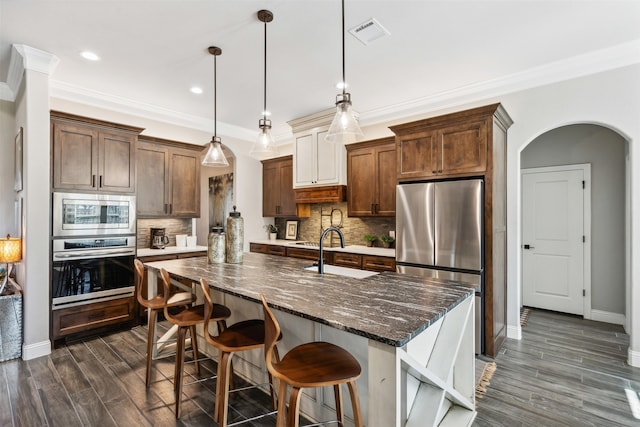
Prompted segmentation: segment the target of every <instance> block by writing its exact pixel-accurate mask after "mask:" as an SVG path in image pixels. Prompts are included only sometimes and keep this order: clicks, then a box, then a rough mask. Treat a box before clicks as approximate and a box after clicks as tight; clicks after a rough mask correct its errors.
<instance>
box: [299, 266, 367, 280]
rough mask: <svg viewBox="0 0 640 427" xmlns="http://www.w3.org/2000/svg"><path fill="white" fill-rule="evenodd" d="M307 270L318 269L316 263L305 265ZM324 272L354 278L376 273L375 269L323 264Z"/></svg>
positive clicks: (363, 277) (362, 277)
mask: <svg viewBox="0 0 640 427" xmlns="http://www.w3.org/2000/svg"><path fill="white" fill-rule="evenodd" d="M304 269H305V270H308V271H315V272H317V271H318V266H317V265H310V266H309V267H305V268H304ZM324 274H335V275H337V276H345V277H351V278H354V279H365V278H367V277H371V276H375V275H376V274H378V273H377V272H375V271H367V270H357V269H355V268H347V267H339V266H337V265H327V264H325V265H324Z"/></svg>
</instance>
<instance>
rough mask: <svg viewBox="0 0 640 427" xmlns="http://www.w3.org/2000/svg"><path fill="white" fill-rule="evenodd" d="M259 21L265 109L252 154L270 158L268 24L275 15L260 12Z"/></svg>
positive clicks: (273, 148) (272, 147) (272, 145)
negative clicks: (261, 39) (260, 24)
mask: <svg viewBox="0 0 640 427" xmlns="http://www.w3.org/2000/svg"><path fill="white" fill-rule="evenodd" d="M258 19H259V20H260V21H261V22H264V97H263V99H264V106H263V107H264V108H263V110H262V118H261V119H260V120H259V121H258V127H259V128H260V131H259V132H258V139H257V141H256V142H255V143H254V144H253V147H252V148H251V152H250V154H251V155H252V156H254V157H268V156H269V155H272V154H275V153H276V150H275V147H274V145H275V142H274V140H273V137H272V136H271V120H269V119H267V114H268V112H267V23H268V22H271V21H273V13H271V12H270V11H268V10H260V11H258Z"/></svg>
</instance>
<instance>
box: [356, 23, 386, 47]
mask: <svg viewBox="0 0 640 427" xmlns="http://www.w3.org/2000/svg"><path fill="white" fill-rule="evenodd" d="M349 32H350V33H351V35H352V36H354V37H355V38H357V39H358V40H360V41H361V42H362V43H363V44H365V45H368V44H369V43H371V42H372V41H374V40H377V39H379V38H380V37H384V36H387V35H389V34H391V33H390V32H389V31H388V30H387V29H386V28H384V27H383V26H382V25H381V24H380V23H379V22H378V21H377V20H376V19H375V18H371V19H368V20H366V21H364V22H363V23H361V24H358V25H356V26H355V27H353V28H351V29H350V30H349Z"/></svg>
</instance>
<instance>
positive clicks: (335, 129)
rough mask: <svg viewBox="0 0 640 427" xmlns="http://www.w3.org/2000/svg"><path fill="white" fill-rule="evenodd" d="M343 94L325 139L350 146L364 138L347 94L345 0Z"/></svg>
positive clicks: (337, 103) (337, 102)
mask: <svg viewBox="0 0 640 427" xmlns="http://www.w3.org/2000/svg"><path fill="white" fill-rule="evenodd" d="M341 3H342V93H341V94H338V95H337V96H336V115H335V116H334V118H333V121H332V122H331V126H329V131H328V132H327V135H326V136H325V137H324V140H325V141H326V142H339V143H341V144H348V143H351V142H354V141H357V140H358V139H360V138H364V134H363V133H362V130H361V129H360V125H359V124H358V120H356V117H355V115H354V114H353V110H352V109H351V94H349V93H347V92H346V87H347V79H346V71H345V69H346V67H345V52H344V50H345V49H344V45H345V40H344V32H345V28H344V0H342V2H341Z"/></svg>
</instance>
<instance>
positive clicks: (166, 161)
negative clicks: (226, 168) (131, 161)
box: [137, 136, 202, 218]
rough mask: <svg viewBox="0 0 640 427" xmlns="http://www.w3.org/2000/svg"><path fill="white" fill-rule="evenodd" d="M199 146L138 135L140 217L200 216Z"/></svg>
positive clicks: (138, 204)
mask: <svg viewBox="0 0 640 427" xmlns="http://www.w3.org/2000/svg"><path fill="white" fill-rule="evenodd" d="M201 150H202V147H201V146H199V145H191V144H185V143H181V142H175V141H168V140H165V139H160V138H152V137H147V136H141V137H140V140H139V141H138V148H137V183H138V191H137V208H138V216H139V217H147V218H159V217H183V218H197V217H200V151H201Z"/></svg>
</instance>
